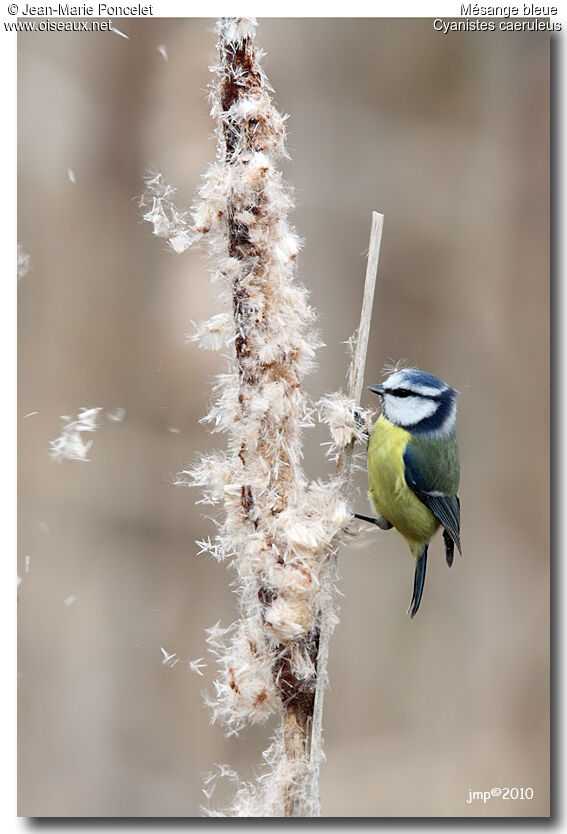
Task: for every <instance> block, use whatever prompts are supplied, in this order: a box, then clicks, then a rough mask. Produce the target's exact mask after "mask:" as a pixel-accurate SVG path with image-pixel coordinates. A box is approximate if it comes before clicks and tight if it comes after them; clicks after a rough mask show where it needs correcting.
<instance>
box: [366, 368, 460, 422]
mask: <svg viewBox="0 0 567 834" xmlns="http://www.w3.org/2000/svg"><path fill="white" fill-rule="evenodd" d="M370 390H371V391H374V392H375V393H376V394H379V395H380V396H381V398H382V410H383V414H384V416H385V417H386V419H387V420H389V421H390V422H392V423H394V424H395V425H397V426H401V427H402V428H405V429H407V430H408V431H411V432H412V433H414V434H420V435H425V436H429V437H439V436H450V435H452V434H454V432H455V419H456V413H457V405H456V402H455V398H456V395H457V393H458V392H457V391H456V390H455V389H454V388H451V386H450V385H447V383H446V382H443V381H442V380H441V379H439V378H438V377H436V376H433V374H429V373H427V372H426V371H420V370H417V369H416V368H403V369H402V370H399V371H395V372H394V373H392V374H390V376H389V377H388V378H387V379H386V380H385V381H384V382H383V383H382V384H381V385H374V386H371V387H370Z"/></svg>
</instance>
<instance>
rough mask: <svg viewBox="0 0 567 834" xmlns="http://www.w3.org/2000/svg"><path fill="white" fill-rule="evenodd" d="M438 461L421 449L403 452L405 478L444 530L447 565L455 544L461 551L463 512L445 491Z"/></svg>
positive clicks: (441, 463) (410, 448)
mask: <svg viewBox="0 0 567 834" xmlns="http://www.w3.org/2000/svg"><path fill="white" fill-rule="evenodd" d="M435 461H436V458H435V457H431V456H427V458H426V457H425V456H424V455H423V453H422V454H420V452H419V450H418V448H415V447H414V446H412V444H411V443H408V445H407V446H406V449H405V452H404V467H405V478H406V483H407V485H408V486H409V488H410V489H411V490H412V491H413V492H414V493H415V494H416V495H417V497H418V498H419V500H420V501H423V503H424V504H425V506H426V507H428V508H429V509H430V510H431V512H432V513H433V515H434V516H435V517H436V518H437V519H439V521H440V523H441V524H442V525H443V527H444V528H445V531H446V532H447V534H448V535H447V536H444V538H445V550H446V555H447V564H449V565H450V564H451V562H452V561H453V549H452V544H453V543H454V544H456V545H457V548H458V551H459V553H461V554H462V551H461V538H460V532H461V510H460V503H459V497H458V495H456V494H450V493H449V491H448V490H447V491H445V490H446V488H447V486H448V484H446V483H445V482H444V481H445V479H444V477H443V476H444V472H443V461H441V462H440V464H439V465H438V466H436V465H435Z"/></svg>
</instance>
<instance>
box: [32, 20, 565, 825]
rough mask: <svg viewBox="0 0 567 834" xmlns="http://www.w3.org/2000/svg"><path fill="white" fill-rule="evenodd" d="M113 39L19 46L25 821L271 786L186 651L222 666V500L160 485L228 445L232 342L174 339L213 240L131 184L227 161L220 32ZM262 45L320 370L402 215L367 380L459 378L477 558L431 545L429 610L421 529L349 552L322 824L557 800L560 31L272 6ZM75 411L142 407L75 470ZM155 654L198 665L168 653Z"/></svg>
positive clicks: (316, 452) (317, 384) (335, 381)
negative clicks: (217, 519)
mask: <svg viewBox="0 0 567 834" xmlns="http://www.w3.org/2000/svg"><path fill="white" fill-rule="evenodd" d="M118 28H120V29H121V30H122V31H124V32H125V33H126V34H128V35H129V40H126V39H124V38H122V37H120V36H119V35H117V34H114V33H99V34H95V33H92V34H91V33H81V34H72V33H49V34H44V33H36V34H25V35H20V36H19V45H18V79H19V160H18V162H19V183H20V189H19V232H18V237H19V241H20V242H21V243H22V245H23V246H24V248H25V250H26V251H27V252H28V253H29V254H30V255H31V258H32V268H31V270H30V272H29V273H28V274H27V275H26V276H25V277H24V278H22V280H21V281H20V283H19V380H20V383H19V405H18V417H19V460H20V477H19V521H20V528H19V529H20V533H19V554H18V573H19V575H20V576H21V577H22V582H21V585H20V588H19V598H20V601H19V681H18V683H19V697H20V702H19V741H20V748H19V772H20V779H19V813H20V814H21V815H28V816H30V815H33V816H47V815H57V816H59V815H60V816H66V815H69V816H196V815H199V814H200V810H199V806H200V804H201V803H202V802H203V801H204V798H203V796H202V794H201V788H202V780H203V775H204V774H205V773H206V772H207V771H209V770H210V769H211V768H212V765H213V763H220V762H228V763H230V764H231V765H232V766H234V767H236V768H237V769H238V770H239V771H240V772H241V774H242V775H244V776H247V777H250V776H251V774H252V768H253V767H254V765H256V764H258V763H259V761H260V752H261V750H262V749H264V747H265V746H266V738H267V735H268V728H255V729H253V730H252V731H250V732H249V733H247V734H245V735H244V736H243V737H242V738H240V739H234V738H232V739H228V740H227V739H226V738H225V737H224V735H223V730H222V728H220V727H216V726H215V727H210V726H209V716H208V713H207V711H206V709H205V708H204V706H203V703H202V695H201V693H202V690H204V689H205V688H206V687H207V686H208V687H209V689H210V688H211V683H212V680H213V676H214V667H213V666H212V665H211V664H210V662H209V665H208V666H207V668H206V669H204V670H203V671H204V672H205V677H204V678H200V677H198V676H197V675H196V674H195V673H193V672H191V671H189V670H188V667H187V661H188V660H193V659H195V658H198V657H201V656H205V659H207V652H206V646H205V633H204V629H205V628H206V627H208V626H211V625H213V624H214V623H215V622H216V621H217V620H221V621H222V622H223V623H224V624H228V623H229V622H230V621H231V620H232V619H233V618H234V616H235V608H234V604H235V600H234V597H233V596H232V594H231V592H230V590H229V588H228V582H229V578H230V574H229V573H228V572H227V570H226V568H225V566H223V565H217V564H216V563H215V562H214V561H213V560H212V559H210V558H208V557H204V556H200V557H197V556H196V553H197V549H198V548H197V547H196V545H195V543H194V540H195V539H198V538H202V537H204V536H205V537H206V536H207V535H212V534H213V533H214V526H213V524H212V522H211V521H210V520H208V519H207V518H206V517H205V514H206V508H205V510H204V509H203V508H202V507H196V506H195V500H196V499H197V498H198V495H197V493H194V492H192V491H189V490H183V489H180V488H174V487H173V486H172V484H171V481H172V476H173V475H174V473H176V472H177V471H179V470H180V469H182V468H183V467H184V466H185V465H186V464H188V463H190V462H192V461H193V460H194V459H195V457H196V456H197V455H198V454H199V452H201V451H204V450H206V449H210V448H212V447H214V446H215V445H218V444H222V443H223V442H224V439H223V438H222V437H219V436H215V437H210V436H209V435H208V434H207V432H206V430H205V428H204V427H203V426H202V425H200V424H199V418H200V417H201V416H202V415H203V414H204V412H205V409H206V406H207V403H208V401H209V399H210V396H211V391H210V385H211V380H212V377H213V375H214V374H215V373H216V372H217V371H219V370H220V369H221V368H223V367H224V362H223V359H222V357H221V356H220V355H218V354H209V353H204V352H201V351H199V349H198V348H197V347H196V346H195V345H185V344H184V334H185V333H186V332H187V331H188V330H190V329H191V320H194V321H197V320H200V319H202V318H206V317H208V316H210V315H212V314H214V313H215V312H217V311H218V305H217V302H216V300H215V297H214V294H213V292H212V290H211V287H210V286H209V283H208V280H207V273H206V265H205V259H204V256H203V255H202V253H201V252H199V251H195V252H193V251H189V252H187V253H185V254H184V255H181V256H175V255H173V254H170V253H169V252H168V251H166V249H165V246H164V242H163V241H162V240H160V239H157V238H154V237H152V235H151V228H150V226H148V225H147V224H144V223H141V222H140V217H139V211H138V208H137V204H136V199H135V198H136V196H137V195H139V194H140V193H141V191H142V188H143V184H142V179H143V176H144V172H145V170H146V168H147V166H148V164H150V163H152V164H154V165H155V166H156V167H157V168H158V169H159V170H160V171H162V172H163V173H164V175H165V176H166V177H167V178H168V179H169V180H170V181H171V182H172V183H173V184H175V185H176V186H177V187H178V188H179V194H178V202H179V203H180V204H181V205H189V204H190V202H191V200H192V199H193V196H194V194H195V190H196V187H197V186H198V184H199V178H200V175H201V174H202V173H203V172H204V170H205V168H206V166H207V163H208V162H209V161H211V160H212V159H213V157H214V153H215V145H214V141H213V139H212V138H211V133H212V124H211V122H210V119H209V116H208V106H207V102H206V85H207V84H208V82H209V79H210V74H209V72H208V69H207V68H208V66H209V65H210V64H211V63H213V61H214V44H215V37H214V32H213V22H212V21H208V20H153V21H144V22H138V21H133V20H122V21H119V25H118ZM258 43H259V45H261V46H262V47H263V48H264V49H266V50H267V52H268V57H267V59H266V60H265V63H264V66H265V68H266V70H267V72H268V76H269V78H270V80H271V83H272V85H273V86H274V88H275V91H276V93H275V97H276V101H277V103H278V105H279V106H280V109H281V110H282V111H284V112H289V113H290V114H291V118H290V119H289V122H288V130H289V137H288V148H289V150H290V152H291V156H292V161H291V162H289V163H286V164H285V172H286V177H287V179H288V180H289V181H290V182H291V183H292V184H293V185H294V187H295V191H296V198H297V203H298V207H297V210H296V212H295V214H294V217H293V222H294V223H295V225H296V227H297V230H298V232H299V234H300V235H301V236H302V237H303V238H304V240H305V247H304V250H303V253H302V255H301V256H300V258H299V263H298V267H299V279H300V280H301V281H302V282H304V283H305V284H306V285H307V286H308V287H309V288H310V290H311V292H312V301H313V304H314V305H315V306H316V308H317V309H318V310H319V313H320V328H321V332H322V337H323V339H324V341H325V342H326V345H327V347H326V348H325V349H323V350H321V351H320V354H319V362H320V368H319V372H318V374H317V375H315V376H312V377H311V378H308V379H307V380H306V382H305V385H306V388H307V390H308V391H309V392H310V393H311V394H312V395H313V396H317V395H319V394H321V393H322V392H324V391H329V390H335V389H337V388H338V387H340V386H341V385H343V384H344V370H345V369H346V359H345V348H344V345H343V344H342V343H343V342H344V340H345V339H347V338H348V336H349V335H350V334H351V333H352V332H353V330H354V329H355V327H356V324H357V321H358V316H359V312H360V303H361V293H362V284H363V278H364V270H365V250H366V247H367V241H368V233H369V226H370V213H371V210H372V209H376V210H378V211H381V212H383V213H384V215H385V218H386V219H385V227H384V237H383V245H382V256H381V263H380V274H379V285H378V291H377V297H376V301H375V308H374V321H373V332H372V337H371V344H370V352H369V357H368V364H367V381H368V383H369V384H370V383H372V382H376V381H378V380H379V379H380V377H381V368H382V366H383V365H384V363H385V362H387V361H388V360H389V359H394V360H396V359H400V358H405V359H407V360H408V361H409V362H410V363H412V364H415V365H417V366H418V367H421V368H424V369H426V370H429V371H431V372H433V373H435V374H437V375H439V376H441V377H442V378H443V379H445V380H447V381H448V382H450V383H451V384H452V385H454V386H455V387H457V388H458V389H459V390H460V391H461V396H460V399H459V406H460V412H459V438H460V445H461V453H462V473H463V474H462V488H461V501H462V508H463V521H462V527H463V543H464V553H465V555H464V558H463V559H462V560H461V559H459V558H457V559H456V562H455V565H454V566H453V568H452V570H451V571H450V572H449V571H448V570H447V568H446V566H445V563H444V559H443V552H442V551H443V548H442V541H441V539H440V538H439V539H436V541H435V542H434V544H433V546H432V548H431V550H430V553H431V558H430V564H429V568H428V577H427V584H426V589H425V595H424V600H423V603H422V606H421V610H420V612H419V615H418V617H417V618H416V619H415V620H414V621H411V620H410V619H409V617H406V616H405V610H406V606H407V604H408V602H409V598H410V596H411V583H412V576H413V563H412V561H411V557H410V556H409V554H408V553H407V550H406V547H405V544H404V542H403V541H402V540H401V538H399V537H398V536H397V535H396V534H394V533H391V534H384V533H381V532H380V531H376V532H374V531H373V530H370V531H365V532H364V533H363V534H362V535H361V536H360V538H359V539H358V540H357V541H356V542H355V544H354V545H352V546H351V547H349V548H344V549H343V551H342V555H341V573H342V581H341V584H340V587H341V590H342V592H343V593H344V595H345V596H344V598H343V599H342V600H341V624H340V626H339V627H338V629H337V631H336V633H335V637H334V640H333V644H332V647H331V667H330V676H331V688H330V690H329V692H328V696H327V700H326V715H325V738H326V753H327V763H326V765H325V766H324V767H323V769H322V807H323V813H324V814H325V815H327V816H349V815H352V816H405V815H407V816H415V815H417V816H420V815H434V816H445V815H448V816H451V815H463V816H475V815H485V816H499V815H503V816H537V815H545V814H547V813H548V785H549V780H548V731H549V727H548V717H549V716H548V698H549V687H548V673H549V655H548V629H549V606H548V593H549V587H548V579H549V526H548V499H549V496H548V467H549V459H548V420H549V407H548V354H549V333H548V314H549V251H548V249H549V213H548V208H549V204H548V201H549V167H548V166H549V155H548V147H549V36H548V35H547V34H546V33H541V34H533V33H526V34H519V33H515V34H509V33H505V34H501V33H498V32H496V33H482V34H480V33H459V34H451V35H448V36H445V35H442V34H440V33H437V32H435V31H434V30H433V26H432V22H431V21H428V20H380V19H376V20H347V19H344V20H341V19H336V20H327V19H323V20H313V19H306V20H293V19H288V20H278V19H269V20H261V21H260V26H259V31H258ZM162 44H163V45H165V47H166V48H167V53H168V56H169V61H168V62H166V61H165V60H164V57H163V55H162V54H161V53H160V52H159V51H158V50H157V47H158V46H160V45H162ZM69 168H70V169H72V170H73V172H74V175H75V180H76V182H75V184H73V183H72V182H71V181H70V180H69V178H68V175H67V170H68V169H69ZM365 397H368V399H367V400H366V402H367V403H368V404H370V403H371V402H372V400H371V398H370V395H369V394H367V393H365ZM373 404H376V403H373ZM81 406H103V407H104V408H105V410H111V409H113V408H116V407H118V406H122V407H124V408H125V409H126V416H125V419H124V421H123V422H121V423H112V422H110V421H109V420H108V419H107V418H106V417H102V419H101V420H100V428H99V429H98V431H97V433H95V434H93V435H90V436H87V438H88V439H92V440H93V441H94V443H93V447H92V449H91V454H90V458H91V462H90V463H81V462H75V461H65V462H64V463H63V464H62V465H57V464H56V463H55V462H53V461H51V460H50V458H49V456H48V449H49V441H50V440H51V439H53V438H55V437H57V436H58V435H59V432H60V415H62V414H71V413H76V412H77V410H78V409H79V408H80V407H81ZM32 411H37V412H39V413H38V414H35V415H32V416H29V417H26V418H24V415H26V414H28V413H29V412H32ZM325 440H326V437H325V435H324V433H323V432H321V431H319V430H316V431H314V432H313V433H312V434H311V435H309V436H308V437H307V442H306V468H307V470H308V472H309V474H310V475H312V476H323V477H324V476H325V475H327V474H328V473H329V472H330V470H331V468H332V467H331V465H330V464H329V463H328V462H327V461H326V460H325V458H324V452H323V449H322V448H321V447H320V446H319V442H320V441H321V442H322V441H325ZM364 482H365V476H364V474H363V473H361V474H360V487H361V492H360V497H359V503H358V507H357V509H359V511H362V512H365V511H366V508H367V503H366V499H365V497H364ZM25 556H29V557H30V559H29V569H28V572H27V573H26V571H25ZM69 597H75V598H76V599H75V601H74V602H73V604H65V600H67V602H69V599H68V598H69ZM160 647H164V648H165V649H167V651H168V652H170V653H173V652H175V653H176V656H177V657H178V658H180V659H181V661H180V662H179V663H178V664H177V665H176V666H175V667H174V668H170V667H168V666H164V665H163V664H162V659H163V658H162V653H161V651H160ZM514 786H517V787H532V788H533V791H534V798H533V799H532V800H531V801H527V800H524V801H521V800H517V801H515V802H514V801H511V800H510V801H505V800H502V799H492V800H491V801H490V802H488V803H487V804H486V805H483V804H482V803H479V802H478V801H477V802H474V803H472V804H467V802H466V800H467V799H468V797H469V790H483V791H484V790H490V789H491V788H492V787H502V788H504V787H514ZM213 805H214V801H213Z"/></svg>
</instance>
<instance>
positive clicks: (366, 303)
mask: <svg viewBox="0 0 567 834" xmlns="http://www.w3.org/2000/svg"><path fill="white" fill-rule="evenodd" d="M383 225H384V215H383V214H378V212H376V211H373V212H372V225H371V229H370V243H369V247H368V261H367V264H366V280H365V283H364V296H363V299H362V310H361V313H360V325H359V328H358V332H357V337H356V346H355V349H354V355H353V358H352V363H351V366H350V369H349V375H348V392H347V396H348V397H349V399H352V400H353V401H354V408H355V411H356V409H357V408H358V406H359V405H360V397H361V395H362V385H363V382H364V368H365V366H366V353H367V350H368V338H369V336H370V323H371V320H372V305H373V302H374V289H375V287H376V277H377V273H378V261H379V258H380V244H381V242H382V228H383ZM353 449H354V440H352V441H351V442H350V443H349V444H348V446H346V447H345V448H344V450H343V451H342V452H341V453H340V454H339V458H338V461H337V471H336V477H337V479H338V480H339V481H340V482H341V483H342V484H343V486H342V489H343V490H344V491H347V490H348V486H349V483H350V478H351V470H352V456H353ZM336 578H337V553H336V552H335V553H331V554H330V556H329V561H328V568H327V576H326V578H325V579H322V581H323V582H327V583H328V586H329V588H328V593H327V594H326V595H325V596H324V597H323V599H324V600H325V604H324V607H323V608H322V610H321V630H320V635H319V652H318V655H317V684H316V689H315V701H314V704H313V722H312V727H311V749H310V757H309V758H310V782H311V784H310V794H311V797H312V803H313V805H314V807H315V808H317V809H318V808H319V767H320V763H321V758H322V731H323V701H324V696H325V686H326V682H327V667H328V663H329V643H330V639H331V634H332V627H331V626H330V624H329V615H330V613H331V611H332V607H333V588H334V584H335V581H336ZM317 815H318V814H317Z"/></svg>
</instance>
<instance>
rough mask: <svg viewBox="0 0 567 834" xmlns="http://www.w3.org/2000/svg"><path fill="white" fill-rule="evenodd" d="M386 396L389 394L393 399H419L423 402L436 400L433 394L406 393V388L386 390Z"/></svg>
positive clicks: (436, 397)
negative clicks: (423, 400)
mask: <svg viewBox="0 0 567 834" xmlns="http://www.w3.org/2000/svg"><path fill="white" fill-rule="evenodd" d="M384 393H386V394H391V395H392V396H394V397H401V398H403V397H421V398H422V399H425V400H436V399H438V396H437V395H435V394H421V393H418V392H417V391H408V389H407V388H386V390H385V392H384Z"/></svg>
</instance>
